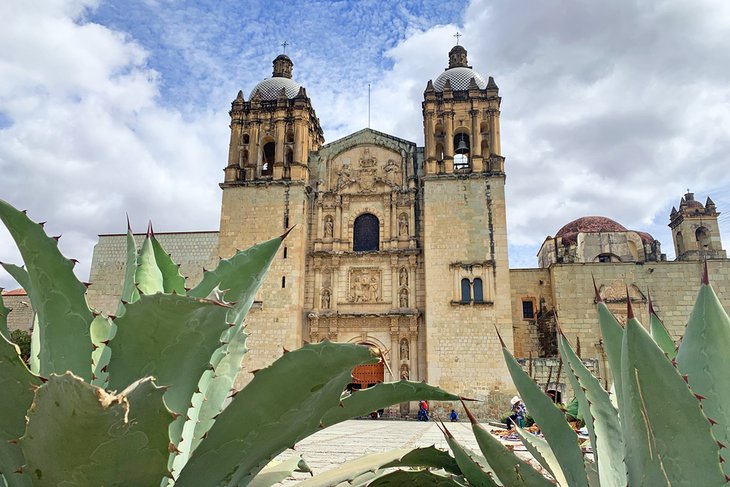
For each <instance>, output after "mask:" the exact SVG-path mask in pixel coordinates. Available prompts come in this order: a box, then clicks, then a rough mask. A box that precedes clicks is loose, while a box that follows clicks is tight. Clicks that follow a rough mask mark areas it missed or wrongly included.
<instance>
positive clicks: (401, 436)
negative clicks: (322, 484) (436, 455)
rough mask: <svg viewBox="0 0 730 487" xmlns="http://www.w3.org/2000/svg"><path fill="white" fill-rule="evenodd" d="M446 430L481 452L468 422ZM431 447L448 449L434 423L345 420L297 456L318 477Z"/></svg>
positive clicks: (298, 450)
mask: <svg viewBox="0 0 730 487" xmlns="http://www.w3.org/2000/svg"><path fill="white" fill-rule="evenodd" d="M485 426H486V425H485ZM446 427H447V428H448V429H449V431H450V432H451V434H452V435H454V437H455V438H456V439H457V440H458V441H459V442H460V443H461V444H462V445H464V446H466V447H468V448H471V449H472V450H475V451H477V452H478V451H479V447H478V446H477V443H476V440H475V439H474V435H473V434H472V431H471V424H470V423H469V422H468V421H466V422H458V423H446ZM431 445H436V447H437V448H440V449H442V450H448V446H447V444H446V440H445V439H444V435H443V434H441V432H440V431H439V429H438V427H437V426H436V423H434V422H433V421H429V422H419V421H389V420H382V419H378V420H368V419H363V420H349V421H345V422H343V423H340V424H337V425H335V426H331V427H329V428H325V429H323V430H322V431H320V432H319V433H316V434H314V435H312V436H310V437H308V438H305V439H304V440H302V441H301V442H300V443H298V444H297V445H296V453H299V454H301V455H302V457H303V458H304V460H305V461H306V462H307V464H308V465H309V467H310V468H311V469H312V471H313V472H314V474H315V475H317V474H319V473H322V472H324V471H326V470H328V469H329V468H333V467H335V466H337V465H339V464H341V463H343V462H346V461H348V460H352V459H353V458H356V457H359V456H362V455H366V454H368V453H378V452H384V451H388V450H394V449H396V448H416V447H425V446H431ZM293 454H295V452H294V451H292V450H287V451H285V452H284V453H282V454H281V455H279V457H278V458H277V460H285V459H287V458H289V457H290V456H291V455H293ZM307 478H309V474H302V473H295V477H294V480H288V481H285V482H283V483H282V484H280V485H295V484H296V481H297V480H304V479H307Z"/></svg>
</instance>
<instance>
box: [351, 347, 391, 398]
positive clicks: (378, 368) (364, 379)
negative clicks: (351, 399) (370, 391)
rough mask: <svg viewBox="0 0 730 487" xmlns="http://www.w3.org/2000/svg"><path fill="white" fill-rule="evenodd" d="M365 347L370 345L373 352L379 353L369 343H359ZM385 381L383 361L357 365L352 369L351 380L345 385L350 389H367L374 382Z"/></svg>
mask: <svg viewBox="0 0 730 487" xmlns="http://www.w3.org/2000/svg"><path fill="white" fill-rule="evenodd" d="M360 345H364V346H366V347H370V348H371V349H372V350H373V351H374V352H375V353H378V354H380V352H379V351H378V348H377V347H376V346H374V345H371V344H369V343H360ZM384 381H385V366H384V364H383V362H378V363H377V364H367V365H358V366H357V367H355V368H354V369H352V382H351V383H350V384H349V385H348V386H347V389H348V390H350V391H356V390H360V389H367V388H368V387H372V386H374V385H375V384H380V383H381V382H384Z"/></svg>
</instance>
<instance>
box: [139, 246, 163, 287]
mask: <svg viewBox="0 0 730 487" xmlns="http://www.w3.org/2000/svg"><path fill="white" fill-rule="evenodd" d="M134 282H135V284H136V286H137V289H138V290H139V292H140V293H142V294H148V295H149V294H157V293H162V292H164V291H165V284H164V279H163V277H162V271H161V270H160V267H159V266H158V265H157V257H156V256H155V248H154V247H153V246H152V238H151V237H150V235H149V234H148V235H147V238H145V239H144V242H142V248H141V249H140V251H139V258H138V260H137V270H136V271H135V274H134Z"/></svg>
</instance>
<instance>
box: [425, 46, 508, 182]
mask: <svg viewBox="0 0 730 487" xmlns="http://www.w3.org/2000/svg"><path fill="white" fill-rule="evenodd" d="M423 98H424V101H423V104H422V106H423V129H424V135H425V137H424V138H425V144H426V147H425V162H426V164H425V165H426V174H453V173H482V172H493V173H501V172H503V171H504V158H503V157H502V156H501V151H502V149H501V143H500V135H499V107H500V103H501V98H500V97H499V88H498V87H497V84H496V83H495V82H494V79H493V78H492V77H491V76H490V77H489V78H488V80H485V79H484V78H483V77H482V75H481V74H479V73H477V72H476V71H474V70H473V69H472V67H471V66H469V62H468V59H467V52H466V49H465V48H464V47H463V46H460V45H456V46H454V47H453V48H452V49H451V51H450V52H449V67H448V68H446V70H445V71H444V72H443V73H441V74H440V75H439V76H438V78H436V81H429V82H428V84H427V85H426V91H425V92H424V94H423Z"/></svg>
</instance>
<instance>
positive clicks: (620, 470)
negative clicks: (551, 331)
mask: <svg viewBox="0 0 730 487" xmlns="http://www.w3.org/2000/svg"><path fill="white" fill-rule="evenodd" d="M558 340H559V342H558V343H559V345H560V347H559V348H560V355H561V356H562V357H563V363H565V364H567V366H568V370H569V371H570V372H572V373H570V372H569V373H568V374H566V375H567V376H568V380H569V381H570V384H571V386H572V388H573V391H574V392H575V395H576V397H577V398H578V403H579V405H580V406H579V407H580V410H582V411H587V412H589V413H587V414H584V415H583V417H584V419H585V422H586V427H587V428H588V433H589V436H590V439H591V445H593V455H594V457H595V458H596V464H597V465H596V466H597V468H598V475H599V477H600V479H601V485H602V486H603V487H624V486H625V485H626V465H625V464H624V456H625V455H626V449H625V447H624V437H623V431H622V430H621V422H620V421H619V418H618V411H617V410H616V408H614V406H613V404H611V399H610V397H609V395H608V392H606V391H605V390H604V389H603V387H601V383H600V382H599V381H598V379H596V378H595V377H594V376H593V375H592V374H591V373H590V371H588V369H587V368H586V367H585V365H583V362H582V361H581V360H580V358H578V355H576V353H575V352H574V351H573V348H572V347H571V346H570V343H569V342H568V340H567V339H566V338H565V335H563V334H562V333H560V334H559V336H558Z"/></svg>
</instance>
